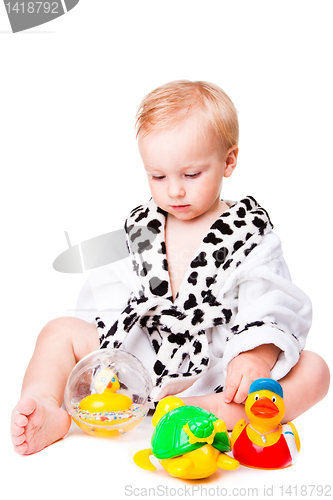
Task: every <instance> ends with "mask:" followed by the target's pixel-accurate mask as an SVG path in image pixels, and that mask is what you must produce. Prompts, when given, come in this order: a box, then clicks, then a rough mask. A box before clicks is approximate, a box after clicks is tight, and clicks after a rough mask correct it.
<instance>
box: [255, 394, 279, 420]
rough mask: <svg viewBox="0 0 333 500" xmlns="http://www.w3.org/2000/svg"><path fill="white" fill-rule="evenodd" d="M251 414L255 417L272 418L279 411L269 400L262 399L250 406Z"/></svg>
mask: <svg viewBox="0 0 333 500" xmlns="http://www.w3.org/2000/svg"><path fill="white" fill-rule="evenodd" d="M251 412H252V413H253V415H255V416H256V417H261V418H273V417H276V415H278V414H279V413H280V410H279V408H278V407H277V406H276V405H275V404H274V403H273V401H272V400H271V399H269V398H266V397H264V398H260V399H258V401H256V402H255V403H254V404H253V405H252V406H251Z"/></svg>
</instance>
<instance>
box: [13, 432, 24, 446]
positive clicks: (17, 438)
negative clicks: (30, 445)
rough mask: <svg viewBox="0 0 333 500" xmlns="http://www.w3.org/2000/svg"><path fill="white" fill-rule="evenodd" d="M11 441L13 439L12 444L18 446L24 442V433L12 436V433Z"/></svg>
mask: <svg viewBox="0 0 333 500" xmlns="http://www.w3.org/2000/svg"><path fill="white" fill-rule="evenodd" d="M12 441H13V445H14V446H20V445H22V444H23V443H25V444H26V441H25V435H24V434H21V435H20V436H14V434H13V435H12Z"/></svg>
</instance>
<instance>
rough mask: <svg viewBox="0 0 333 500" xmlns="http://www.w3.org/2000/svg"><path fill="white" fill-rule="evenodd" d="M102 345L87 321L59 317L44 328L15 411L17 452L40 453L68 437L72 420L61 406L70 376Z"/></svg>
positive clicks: (14, 431)
mask: <svg viewBox="0 0 333 500" xmlns="http://www.w3.org/2000/svg"><path fill="white" fill-rule="evenodd" d="M98 348H99V341H98V334H97V329H96V328H95V327H94V326H93V325H91V324H89V323H86V322H85V321H82V320H79V319H76V318H71V317H68V318H59V319H56V320H53V321H51V322H50V323H48V324H47V325H46V326H45V327H44V328H43V330H42V331H41V333H40V334H39V337H38V339H37V343H36V348H35V351H34V354H33V356H32V358H31V361H30V363H29V366H28V368H27V371H26V374H25V377H24V380H23V386H22V393H21V399H20V400H19V402H18V404H17V406H16V407H15V409H14V411H13V414H12V441H13V444H14V450H15V451H16V452H17V453H20V454H26V455H29V454H31V453H36V452H38V451H40V450H42V449H43V448H45V447H46V446H48V445H49V444H51V443H53V442H54V441H57V440H58V439H60V438H62V437H64V436H65V434H66V433H67V432H68V429H69V427H70V423H71V420H70V417H69V415H68V414H67V412H66V411H65V410H63V409H61V408H60V407H61V405H62V403H63V397H64V390H65V386H66V382H67V378H68V376H69V374H70V372H71V370H72V369H73V368H74V366H75V365H76V363H77V362H78V361H79V360H80V359H82V358H83V357H84V356H86V355H87V354H89V353H90V352H92V351H94V350H97V349H98Z"/></svg>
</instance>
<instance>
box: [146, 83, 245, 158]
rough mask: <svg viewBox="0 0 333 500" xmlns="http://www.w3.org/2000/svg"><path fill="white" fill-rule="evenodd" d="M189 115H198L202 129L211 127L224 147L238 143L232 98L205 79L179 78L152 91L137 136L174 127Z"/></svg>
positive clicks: (235, 113)
mask: <svg viewBox="0 0 333 500" xmlns="http://www.w3.org/2000/svg"><path fill="white" fill-rule="evenodd" d="M189 116H195V118H196V119H197V122H198V125H199V126H200V129H201V131H202V133H205V130H206V129H207V127H212V129H213V131H214V132H215V134H216V136H217V138H218V139H219V140H220V141H221V143H222V145H223V146H224V147H225V148H227V149H228V148H230V147H232V146H235V145H237V144H238V137H239V128H238V119H237V111H236V108H235V106H234V104H233V102H232V101H231V99H230V98H229V97H228V96H227V94H225V92H223V90H222V89H221V88H220V87H218V86H217V85H214V84H212V83H208V82H203V81H197V82H191V81H188V80H177V81H174V82H170V83H167V84H165V85H162V86H161V87H158V88H157V89H155V90H153V91H152V92H150V93H149V94H148V95H147V96H146V97H145V98H144V99H143V101H142V102H141V105H140V108H139V110H138V113H137V117H136V118H137V119H136V130H137V137H138V136H141V137H142V136H145V135H147V134H149V133H150V132H152V131H153V130H158V129H163V128H168V127H171V126H172V125H175V124H177V123H179V122H180V121H182V120H184V119H186V118H188V117H189Z"/></svg>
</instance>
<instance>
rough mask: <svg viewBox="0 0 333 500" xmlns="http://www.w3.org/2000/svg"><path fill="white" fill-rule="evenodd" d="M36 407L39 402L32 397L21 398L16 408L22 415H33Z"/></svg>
mask: <svg viewBox="0 0 333 500" xmlns="http://www.w3.org/2000/svg"><path fill="white" fill-rule="evenodd" d="M36 408H37V402H36V401H35V400H34V399H32V398H21V399H20V400H19V402H18V403H17V405H16V410H17V411H18V413H20V414H21V415H31V413H33V412H34V411H35V410H36ZM25 425H26V424H25Z"/></svg>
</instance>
